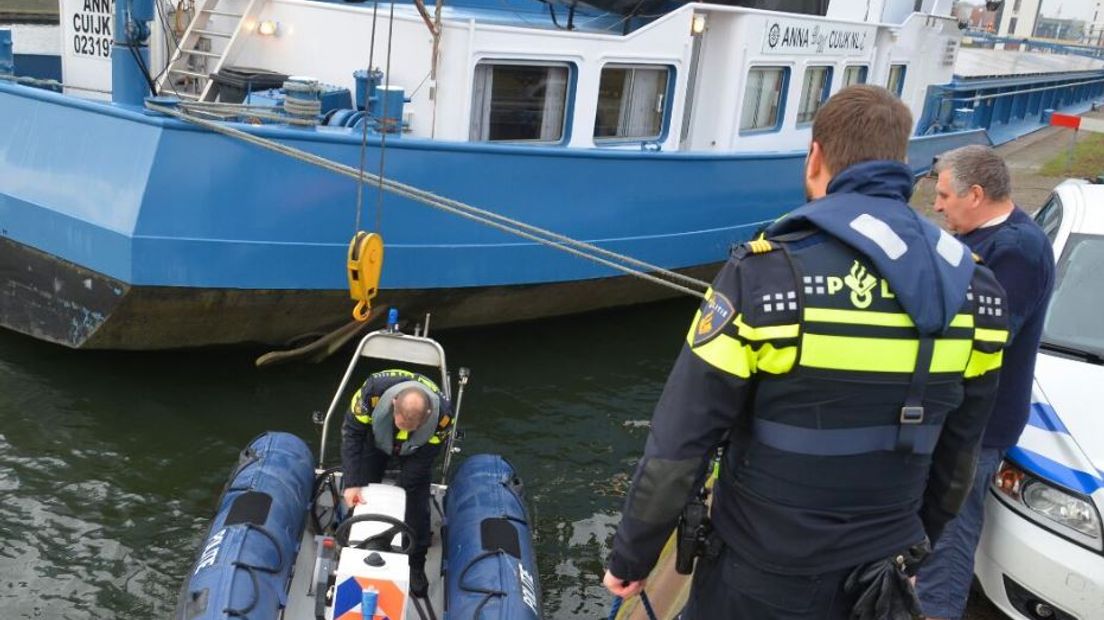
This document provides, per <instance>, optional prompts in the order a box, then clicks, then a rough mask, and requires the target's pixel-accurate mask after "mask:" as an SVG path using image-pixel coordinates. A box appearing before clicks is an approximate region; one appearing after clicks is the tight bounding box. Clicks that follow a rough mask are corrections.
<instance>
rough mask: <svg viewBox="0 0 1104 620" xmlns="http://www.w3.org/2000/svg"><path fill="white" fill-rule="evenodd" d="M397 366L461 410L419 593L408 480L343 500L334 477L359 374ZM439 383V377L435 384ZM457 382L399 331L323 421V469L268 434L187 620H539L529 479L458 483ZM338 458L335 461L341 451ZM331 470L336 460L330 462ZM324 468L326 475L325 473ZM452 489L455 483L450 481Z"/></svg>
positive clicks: (510, 475)
mask: <svg viewBox="0 0 1104 620" xmlns="http://www.w3.org/2000/svg"><path fill="white" fill-rule="evenodd" d="M381 362H383V363H385V364H397V365H398V367H402V368H417V369H418V370H420V371H422V372H426V373H428V375H429V376H435V378H436V379H437V380H438V383H437V384H438V385H439V386H441V387H442V390H443V391H444V393H445V395H446V396H448V397H449V398H450V399H452V401H453V402H454V403H455V407H454V408H453V415H454V422H453V429H452V433H451V434H450V436H449V440H448V443H447V446H446V450H445V458H444V463H443V464H442V471H441V474H442V476H441V484H432V485H431V488H430V500H429V501H430V504H431V506H430V528H431V543H430V546H429V548H428V550H427V554H426V558H425V560H426V564H425V573H426V577H427V579H428V586H429V587H428V589H427V591H426V592H425V594H424V595H423V596H417V595H415V594H414V592H413V591H412V588H411V585H410V556H409V554H410V551H411V547H412V546H413V543H414V537H415V534H414V530H413V529H412V527H411V526H410V525H409V524H408V523H407V515H406V514H405V511H406V492H405V491H404V490H403V488H402V487H401V486H399V485H398V483H397V477H398V470H394V471H389V472H387V473H386V474H385V475H384V478H383V481H382V482H381V483H379V484H369V485H367V486H365V487H363V489H362V496H361V502H360V503H358V504H357V505H356V506H355V507H354V508H353V509H352V510H349V509H347V508H346V507H345V505H344V503H343V500H342V499H341V491H342V472H341V467H340V466H339V465H337V466H328V465H329V462H328V460H327V448H328V447H330V444H332V442H328V441H327V440H328V439H329V438H330V434H329V430H330V429H331V427H337V426H340V424H341V418H342V417H343V415H344V413H343V411H344V410H343V408H342V407H343V406H345V405H346V403H348V402H349V401H348V399H349V397H350V392H351V390H352V388H353V387H354V386H355V385H356V383H354V382H352V381H351V380H352V379H353V378H354V376H355V377H356V379H357V380H360V379H362V375H363V373H362V372H361V373H358V372H357V370H358V368H357V367H358V365H360V366H361V370H363V365H371V364H372V363H376V364H378V363H381ZM434 371H436V372H434ZM457 375H458V380H457V381H456V385H457V392H456V396H455V398H453V396H452V395H453V392H452V385H453V382H452V377H451V375H450V372H449V369H448V365H447V363H446V359H445V350H444V349H443V348H442V347H441V345H440V343H438V342H437V341H436V340H433V339H431V338H429V337H428V336H426V335H424V334H423V335H420V336H419V335H408V334H403V333H401V332H400V331H398V330H397V329H396V328H395V325H394V324H393V323H390V321H389V325H388V328H387V329H386V330H379V331H374V332H371V333H369V334H368V335H366V336H365V337H364V338H363V339H361V340H360V342H359V344H358V345H357V347H356V351H355V352H354V353H353V357H352V360H351V361H350V363H349V366H348V368H347V370H346V372H345V375H344V377H343V378H342V380H341V383H340V384H339V385H338V387H337V391H336V392H335V393H334V397H333V400H332V401H331V403H330V407H329V409H328V410H327V412H326V415H325V417H324V418H323V419H321V420H317V421H318V422H320V423H321V424H322V438H321V442H320V444H319V451H318V455H317V461H315V457H314V456H313V455H312V454H311V450H310V448H309V447H307V445H306V443H304V442H303V440H302V439H300V438H299V437H296V436H295V435H292V434H289V433H281V432H268V433H264V434H262V435H260V436H258V437H257V438H255V439H254V440H253V441H251V442H250V444H249V445H248V446H247V447H246V448H245V449H244V450H242V452H241V457H240V458H239V461H238V463H237V465H236V466H235V467H234V469H233V471H232V472H231V474H230V477H229V479H228V480H227V483H226V486H225V488H224V489H223V492H222V495H221V496H220V497H219V499H218V502H217V505H216V509H215V515H214V517H213V518H212V520H211V525H210V527H209V528H208V531H207V535H206V536H205V537H204V539H203V541H202V542H201V543H200V545H199V548H198V549H197V551H196V559H195V562H194V563H193V565H192V567H191V569H190V570H189V571H188V573H187V575H185V576H184V583H183V586H182V587H181V590H180V596H179V598H178V600H177V606H176V611H175V612H174V614H173V618H175V619H177V620H231V619H235V618H236V619H239V620H280V619H283V620H369V619H372V618H374V619H376V620H386V619H388V618H389V619H391V620H414V619H416V618H417V619H419V620H431V619H432V620H436V618H473V619H474V618H484V617H488V618H510V619H512V620H513V619H516V620H538V619H539V618H541V616H542V613H541V590H540V581H539V579H538V575H537V563H536V552H535V550H534V546H533V537H532V530H533V526H532V523H531V521H530V517H529V511H528V509H527V508H526V503H525V493H524V488H523V485H522V482H521V478H520V477H519V475H518V473H517V472H516V471H515V470H514V468H513V466H512V465H510V463H509V462H508V461H507V460H506V459H504V458H503V457H501V456H498V455H493V454H478V455H473V456H470V457H468V458H466V459H464V461H463V462H461V463H460V464H459V466H458V467H457V468H456V469H455V471H450V467H449V466H450V463H451V459H452V457H453V455H454V454H457V453H459V452H460V448H459V443H458V441H457V438H458V434H457V429H458V428H459V426H458V425H459V421H460V412H461V409H460V405H461V404H462V401H463V390H464V387H465V385H466V384H467V382H468V377H469V374H468V371H467V369H465V368H460V370H459V372H458V373H457ZM329 454H330V455H331V457H332V451H331V452H329ZM331 460H332V458H331ZM316 463H317V465H316ZM446 481H447V482H448V484H445V482H446Z"/></svg>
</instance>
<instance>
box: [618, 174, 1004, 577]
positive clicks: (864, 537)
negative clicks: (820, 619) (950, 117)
mask: <svg viewBox="0 0 1104 620" xmlns="http://www.w3.org/2000/svg"><path fill="white" fill-rule="evenodd" d="M911 181H912V178H911V171H909V170H908V169H907V168H906V167H905V166H904V165H902V164H898V163H896V162H868V163H866V164H860V165H859V166H856V167H853V168H850V169H848V170H846V171H844V173H843V174H841V175H838V176H837V177H836V178H834V179H833V181H832V183H831V184H830V185H829V195H828V196H827V197H826V198H824V199H822V200H819V201H815V202H813V203H810V204H809V205H806V206H805V207H802V208H801V209H799V210H797V211H795V212H794V213H792V214H790V215H789V216H787V217H786V218H784V219H783V220H781V221H780V222H778V223H776V224H775V225H774V226H772V227H771V228H770V229H768V231H767V233H766V235H765V238H761V239H760V240H757V241H753V242H750V243H747V244H744V245H742V246H740V247H738V248H736V249H735V250H734V251H733V253H732V255H731V257H730V258H729V260H728V262H727V263H726V264H725V265H724V267H723V268H722V270H721V272H720V274H719V275H718V276H717V278H716V280H715V281H714V282H713V286H712V289H711V290H710V292H709V294H708V300H707V301H706V302H704V303H703V304H702V306H701V307H700V309H699V310H698V312H697V314H696V316H695V317H694V320H693V323H692V325H691V328H690V332H689V333H688V334H687V337H686V345H685V346H684V347H683V350H682V352H681V353H680V355H679V357H678V360H677V361H676V363H675V367H674V369H673V370H672V372H671V374H670V376H669V378H668V380H667V384H666V386H665V388H664V390H663V394H662V396H661V397H660V400H659V403H658V404H657V406H656V411H655V413H654V416H653V418H652V425H651V430H650V433H649V436H648V441H647V444H646V447H645V453H644V457H643V459H642V460H641V462H640V464H639V465H638V467H637V469H636V472H635V474H634V476H633V483H632V487H631V489H630V491H629V495H628V498H627V499H626V503H625V508H624V512H623V516H622V522H621V525H620V527H619V528H618V531H617V534H616V536H615V539H614V546H613V551H612V555H611V558H610V570H611V572H612V573H613V574H614V575H616V576H617V577H619V578H621V579H627V580H637V579H641V578H643V577H645V576H647V574H648V572H649V571H650V569H651V568H652V566H653V565H654V563H655V561H656V558H657V556H658V554H659V552H660V550H661V548H662V546H663V544H664V542H665V540H666V538H667V536H668V534H669V533H670V532H671V530H672V528H673V527H674V525H675V522H676V519H677V517H678V515H679V513H680V511H681V509H682V507H683V505H684V504H685V503H686V501H687V500H688V498H689V497H690V496H691V495H692V494H693V493H694V492H696V490H697V489H698V488H699V486H700V484H701V482H702V479H703V475H704V472H705V469H706V461H707V457H708V455H709V454H710V453H711V451H712V448H713V447H715V446H716V445H719V444H722V443H723V444H725V445H726V449H725V452H724V456H723V459H722V463H721V467H720V471H719V476H718V479H717V481H716V482H715V484H714V487H713V488H714V493H715V495H714V498H713V504H712V511H711V518H712V522H713V526H714V530H715V531H716V532H717V533H718V535H719V536H720V537H721V538H722V539H723V541H724V542H725V544H726V545H727V546H729V547H730V548H731V549H732V550H733V551H734V552H735V553H737V554H739V555H741V556H743V557H744V558H745V559H746V560H748V561H749V562H754V563H755V564H756V565H757V566H761V567H764V568H766V569H768V570H771V571H775V572H781V573H795V574H818V573H823V572H828V571H833V570H838V569H843V568H847V567H851V566H857V565H859V564H862V563H865V562H868V561H872V560H875V559H881V558H885V557H889V556H890V555H892V554H895V553H897V552H899V551H901V550H903V549H905V548H906V547H908V546H910V545H912V544H915V543H918V542H921V541H922V540H923V539H924V537H925V535H927V536H928V537H929V538H930V539H931V540H932V542H934V540H935V539H936V538H937V537H938V536H939V534H940V532H941V531H942V529H943V526H944V525H945V524H946V523H947V521H949V520H950V519H951V518H953V516H954V515H955V514H956V513H957V511H958V509H959V507H960V506H961V503H962V501H963V500H964V498H965V496H966V494H967V493H968V491H969V488H970V486H971V483H972V480H973V472H974V468H975V464H976V458H977V447H978V444H979V441H980V437H981V434H982V431H983V430H984V427H985V422H986V420H987V418H988V415H989V411H990V409H991V407H992V402H993V399H994V396H995V390H996V386H997V376H998V371H999V369H1000V362H1001V350H1002V348H1003V345H1004V342H1005V340H1006V339H1007V331H1006V330H1007V326H1006V320H1007V316H1006V315H1005V314H1006V313H1005V312H1004V310H1003V308H1004V307H1005V306H1006V305H1007V302H1006V301H1005V297H1004V292H1003V290H1002V289H1001V287H1000V285H999V284H998V283H997V281H996V279H995V278H994V277H993V274H992V273H991V272H990V271H989V270H988V269H986V268H984V267H983V266H980V265H976V266H975V260H974V258H973V257H972V256H971V254H970V252H969V251H968V250H967V249H966V248H965V246H963V245H962V244H961V243H959V242H958V241H956V240H955V239H954V238H953V237H951V236H950V235H948V234H947V233H945V232H943V231H940V230H939V229H938V228H937V227H935V226H934V225H932V224H931V223H929V222H927V221H926V220H924V219H923V218H921V217H919V216H917V215H916V214H915V213H914V212H913V211H912V210H911V209H910V208H909V207H908V205H907V203H906V202H905V201H906V200H907V197H908V194H909V193H910V191H911ZM918 359H919V360H920V361H921V363H920V364H918V363H917V361H918ZM924 362H926V363H924Z"/></svg>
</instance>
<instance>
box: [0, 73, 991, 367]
mask: <svg viewBox="0 0 1104 620" xmlns="http://www.w3.org/2000/svg"><path fill="white" fill-rule="evenodd" d="M0 118H5V119H12V122H9V123H4V124H3V125H2V126H0V239H3V240H4V243H3V245H0V265H3V269H4V270H5V274H6V275H7V276H8V281H7V283H6V285H5V288H4V290H3V294H2V297H0V325H3V326H4V327H7V328H9V329H14V330H16V331H19V332H22V333H25V334H29V335H31V336H34V337H36V338H41V339H45V340H50V341H52V342H57V343H61V344H64V345H67V346H71V347H82V348H110V349H166V348H181V347H195V346H207V345H223V344H233V343H244V342H262V343H268V344H283V343H286V342H288V341H291V340H295V339H298V338H299V337H301V336H303V335H305V334H309V333H311V332H318V331H323V330H326V329H328V328H332V327H334V326H335V325H338V324H340V323H342V322H343V321H345V320H346V317H347V316H348V311H349V308H350V306H351V302H349V300H348V299H347V294H346V293H345V292H344V291H345V288H346V282H345V277H346V276H345V271H344V265H345V252H346V248H347V244H348V239H349V238H350V237H351V235H352V233H353V231H354V230H355V229H356V228H357V227H358V224H359V228H360V229H363V230H375V231H379V232H380V233H381V234H382V235H383V237H384V239H385V240H386V243H387V249H386V252H385V258H384V269H383V279H382V281H381V291H382V292H381V296H380V298H379V300H378V303H379V304H386V305H396V306H400V307H402V308H403V310H404V311H405V312H406V314H407V316H411V315H412V314H411V313H414V314H413V315H414V316H417V315H418V314H420V313H421V312H422V311H424V310H430V309H432V310H433V312H434V325H436V326H439V327H447V326H465V325H481V324H487V323H504V322H510V321H520V320H529V319H538V318H544V317H548V316H555V315H560V314H570V313H576V312H585V311H588V310H596V309H601V308H607V307H612V306H618V305H628V304H634V303H643V302H647V301H653V300H657V299H662V298H666V297H670V296H672V295H674V294H676V293H674V292H672V291H670V290H668V289H663V288H659V287H656V286H655V285H654V284H648V283H646V282H643V281H641V280H638V279H636V278H630V277H627V276H624V275H623V274H622V272H619V271H616V270H613V269H610V268H609V267H608V266H605V265H601V264H598V263H595V262H592V261H588V260H582V259H580V258H579V257H577V256H572V255H569V254H566V253H562V252H559V251H557V250H554V249H552V248H549V247H547V246H545V245H542V244H539V243H534V242H532V241H529V240H526V239H523V238H520V237H517V236H514V235H510V234H507V233H506V232H502V231H500V230H495V229H492V228H489V227H487V226H485V225H482V224H479V223H476V222H472V221H469V220H466V219H463V218H460V217H458V216H456V215H453V214H449V213H444V212H441V211H439V210H436V209H433V208H430V207H428V206H426V205H423V204H420V203H417V202H414V201H411V200H409V199H406V198H402V197H398V196H395V195H391V194H388V193H386V192H382V193H381V192H379V191H378V190H377V188H376V187H374V186H372V185H366V186H365V187H364V191H363V192H362V194H361V195H360V197H359V199H358V193H357V187H356V183H355V182H354V181H352V180H350V179H348V178H347V177H342V176H339V175H336V174H334V173H333V172H330V171H327V170H323V169H321V168H318V167H315V166H312V165H309V164H307V163H304V162H301V161H297V160H295V159H293V158H290V157H287V156H286V155H281V154H277V153H273V152H270V151H266V150H262V149H260V148H258V147H255V146H251V145H248V144H244V143H241V142H238V141H235V140H233V139H231V138H228V137H225V136H221V135H217V134H214V133H211V132H207V131H201V130H198V129H196V128H195V127H193V126H190V125H186V124H183V123H181V122H178V121H175V120H172V119H167V118H165V117H161V116H157V115H153V114H150V113H146V112H142V111H140V110H134V109H130V108H127V107H125V106H119V105H109V104H104V103H99V102H91V101H86V100H81V99H77V98H73V97H68V96H63V95H60V94H56V93H51V92H46V91H42V90H37V89H32V88H26V87H21V86H17V85H11V84H4V83H0ZM238 127H240V128H242V129H245V130H248V131H250V132H251V133H254V134H255V135H259V136H261V137H265V138H268V139H271V140H274V141H277V142H280V143H283V144H286V145H288V146H291V147H293V148H296V149H300V150H303V151H307V152H311V153H314V154H317V155H320V156H322V157H325V158H327V159H330V160H333V161H337V162H341V163H344V164H346V165H350V166H357V165H359V162H360V152H361V141H360V136H359V135H356V134H353V133H350V132H349V131H347V130H344V129H333V130H330V129H329V128H321V129H319V130H295V129H290V128H287V127H273V126H257V127H255V126H251V125H239V126H238ZM985 140H986V138H985V134H984V132H981V131H975V132H969V133H965V134H942V135H939V136H932V137H925V138H917V139H914V141H913V146H914V150H915V151H916V156H915V157H914V168H915V169H916V170H917V171H918V172H919V171H922V170H923V169H925V168H926V167H927V166H928V165H929V164H930V162H931V156H930V155H931V153H934V152H940V151H941V150H944V149H946V148H951V147H953V146H958V145H961V144H964V143H971V142H979V141H985ZM364 161H365V162H367V164H366V168H367V169H368V170H369V171H377V170H379V169H380V167H381V165H383V164H385V166H383V169H384V171H385V173H386V175H387V176H388V177H389V178H392V179H395V180H397V181H401V182H404V183H407V184H409V185H412V186H415V187H418V188H421V189H425V190H428V191H432V192H435V193H437V194H439V195H441V196H445V197H448V198H451V199H454V200H459V201H462V202H465V203H468V204H471V205H475V206H478V207H480V208H482V209H487V210H488V211H493V212H494V213H497V214H501V215H504V216H506V217H509V218H513V219H516V220H519V221H523V222H526V223H529V224H533V225H536V226H540V227H543V228H545V229H548V230H553V231H555V232H557V233H560V234H563V235H567V236H570V237H572V238H576V239H581V240H585V241H588V242H590V243H593V244H595V245H598V246H601V247H603V248H605V249H608V250H612V251H615V252H619V253H622V254H627V255H629V256H633V257H635V258H637V259H640V260H644V261H647V262H649V263H651V264H654V265H658V266H661V267H663V268H666V269H672V270H684V271H685V270H689V271H692V272H693V273H695V274H696V275H698V276H699V277H701V278H703V279H707V280H708V279H710V277H711V275H712V273H713V269H712V268H711V267H710V266H712V265H716V264H718V263H720V262H722V261H723V260H724V259H725V257H726V256H727V253H728V250H729V248H730V247H731V245H732V244H733V243H737V242H741V241H743V240H746V239H748V238H749V237H750V236H751V235H752V234H753V233H754V232H755V231H756V230H757V229H758V228H760V227H761V226H762V225H764V224H765V223H767V222H770V221H773V220H774V219H775V218H777V217H778V216H780V215H781V214H783V213H785V212H787V211H789V210H791V209H793V208H795V207H797V206H798V205H800V204H801V203H802V202H803V195H802V194H803V193H802V189H801V184H800V183H799V182H797V179H800V178H801V173H802V165H803V162H804V153H803V152H771V153H752V154H746V153H745V154H733V153H727V154H720V155H718V154H700V153H677V152H676V153H667V152H650V151H639V150H637V151H633V150H619V149H569V148H564V147H554V146H518V145H499V144H471V143H445V142H439V141H437V142H434V141H429V140H417V139H409V138H396V137H392V138H391V139H390V140H389V141H388V142H387V144H386V148H385V149H384V148H383V144H382V143H381V142H380V140H379V138H378V137H369V139H368V144H367V148H366V151H365V156H364ZM791 180H792V181H791ZM358 205H359V208H358ZM27 265H30V266H32V268H31V269H27V268H26V267H27ZM58 283H60V284H58Z"/></svg>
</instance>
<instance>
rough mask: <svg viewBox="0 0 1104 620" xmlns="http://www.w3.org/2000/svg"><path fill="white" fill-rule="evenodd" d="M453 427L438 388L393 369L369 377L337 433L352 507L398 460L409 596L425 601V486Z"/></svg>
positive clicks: (347, 498)
mask: <svg viewBox="0 0 1104 620" xmlns="http://www.w3.org/2000/svg"><path fill="white" fill-rule="evenodd" d="M451 422H452V408H451V405H450V404H449V402H448V399H447V398H445V396H444V394H443V393H442V392H441V390H440V388H438V387H437V384H436V383H434V382H433V381H431V380H429V379H428V378H426V377H424V376H423V375H420V374H417V373H413V372H409V371H406V370H397V369H393V370H384V371H382V372H377V373H375V374H373V375H371V376H369V377H368V379H367V380H366V381H365V382H364V385H363V386H361V388H360V389H359V390H357V392H356V394H354V395H353V400H352V403H351V405H350V407H349V411H348V412H347V413H346V414H345V423H344V424H343V425H342V429H341V430H342V433H341V435H342V441H341V466H342V470H343V476H344V484H345V491H344V496H345V503H346V504H348V505H349V506H350V507H351V506H353V505H354V504H356V503H359V502H361V501H362V498H361V495H360V490H361V487H363V486H364V485H366V484H369V483H373V482H380V481H381V480H382V479H383V473H384V470H385V469H386V468H387V463H388V461H389V460H390V459H392V458H394V459H396V460H397V461H398V465H399V486H401V487H402V488H403V489H405V490H406V519H407V522H408V523H409V524H410V526H411V529H413V530H414V534H415V540H414V546H413V550H412V552H411V555H410V591H411V593H413V594H414V595H415V596H425V595H426V593H427V591H428V588H429V581H428V580H427V579H426V574H425V561H426V552H427V550H428V549H429V542H430V531H429V530H430V527H429V525H430V524H429V485H430V479H431V476H432V472H431V470H432V467H433V461H434V459H435V458H436V457H437V454H438V453H439V452H440V451H441V443H442V442H443V441H444V440H445V438H446V437H447V434H448V431H449V426H450V424H451Z"/></svg>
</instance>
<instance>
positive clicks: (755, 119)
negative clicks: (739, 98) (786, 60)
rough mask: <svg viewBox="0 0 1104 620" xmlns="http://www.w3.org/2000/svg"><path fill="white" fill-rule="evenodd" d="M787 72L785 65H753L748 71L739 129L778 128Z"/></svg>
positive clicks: (783, 102)
mask: <svg viewBox="0 0 1104 620" xmlns="http://www.w3.org/2000/svg"><path fill="white" fill-rule="evenodd" d="M788 73H789V69H787V68H786V67H755V68H753V69H751V70H750V71H748V78H747V87H746V88H745V89H744V109H743V112H742V113H741V116H740V131H753V130H756V129H777V128H778V120H779V119H780V118H781V117H782V109H783V105H784V104H785V101H784V99H783V96H782V93H783V92H785V87H786V77H787V75H788Z"/></svg>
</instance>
